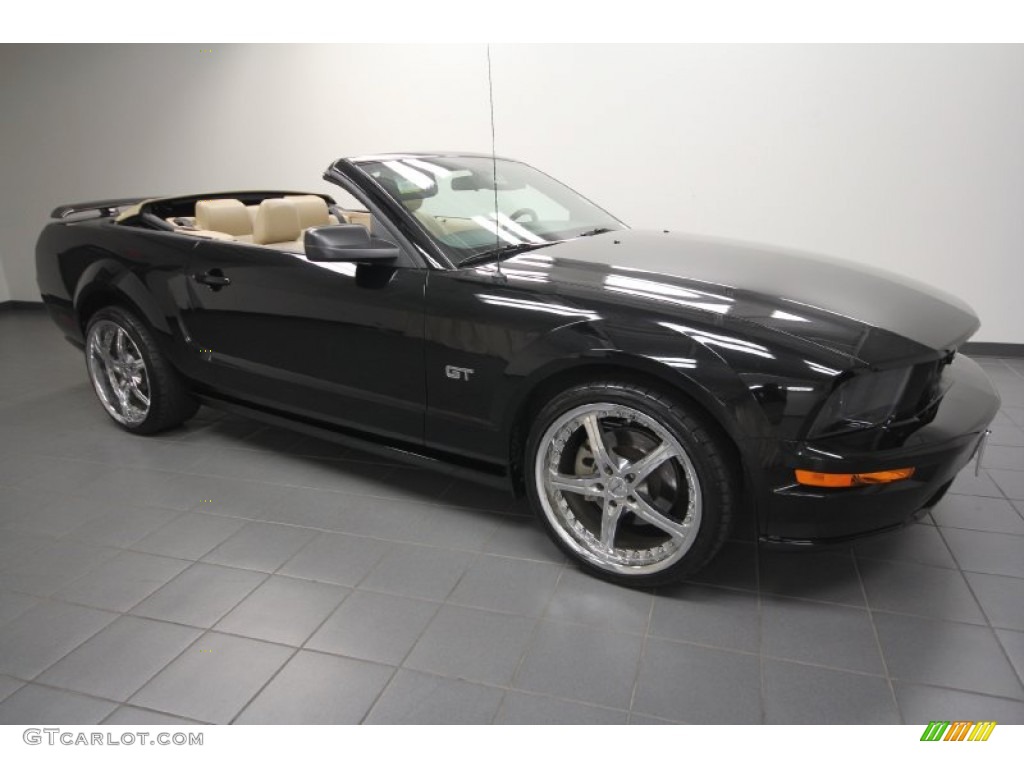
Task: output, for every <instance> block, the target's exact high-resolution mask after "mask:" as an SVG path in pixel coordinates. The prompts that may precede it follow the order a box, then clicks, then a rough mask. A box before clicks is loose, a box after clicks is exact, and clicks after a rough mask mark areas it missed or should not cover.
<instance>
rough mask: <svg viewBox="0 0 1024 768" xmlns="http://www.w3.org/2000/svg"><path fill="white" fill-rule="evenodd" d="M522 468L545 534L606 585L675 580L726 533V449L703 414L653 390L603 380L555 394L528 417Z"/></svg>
mask: <svg viewBox="0 0 1024 768" xmlns="http://www.w3.org/2000/svg"><path fill="white" fill-rule="evenodd" d="M524 463H525V470H526V486H527V495H528V497H529V499H530V503H531V505H532V506H533V508H534V510H535V512H536V513H537V515H538V516H539V517H540V519H541V521H542V522H543V524H544V526H545V528H546V529H547V531H548V533H549V535H550V536H551V537H552V538H553V539H554V541H555V542H556V543H557V544H558V546H559V547H560V548H561V549H562V550H563V551H564V552H565V553H566V554H568V555H569V556H570V557H572V558H573V559H574V560H575V561H576V562H577V563H578V564H579V565H580V567H582V568H583V569H584V570H586V571H588V572H590V573H592V574H594V575H597V576H599V577H601V578H603V579H606V580H608V581H612V582H616V583H619V584H625V585H628V586H636V587H642V586H656V585H661V584H669V583H674V582H677V581H680V580H682V579H684V578H686V577H687V576H689V575H690V574H692V573H695V572H696V571H697V570H699V569H700V568H701V567H703V566H704V565H705V564H706V563H707V562H708V561H709V560H710V559H711V558H712V557H713V556H714V555H715V553H716V552H717V551H718V549H719V548H720V547H721V546H722V544H723V543H724V542H725V540H726V538H727V537H728V535H729V530H730V528H731V524H732V519H733V511H734V507H735V504H736V497H737V477H738V473H737V472H736V467H735V466H734V462H733V461H732V460H731V458H730V456H729V451H728V449H727V447H726V445H725V444H724V441H723V440H722V438H720V437H719V436H718V434H717V431H716V430H715V429H714V428H713V427H712V426H711V425H710V424H708V423H707V421H706V417H704V416H703V414H700V413H699V412H698V411H697V410H696V409H695V408H693V407H690V406H687V405H685V404H683V403H682V402H681V401H678V400H675V399H671V398H668V397H666V396H665V395H664V394H663V393H661V392H660V391H658V390H654V389H650V388H646V387H642V386H636V385H633V384H629V383H627V382H623V381H603V382H596V383H592V384H587V385H584V386H581V387H577V388H574V389H571V390H569V391H566V392H563V393H562V394H561V395H559V396H557V397H555V398H554V399H553V400H552V401H551V402H550V403H549V404H548V405H547V406H546V407H545V408H544V409H543V410H542V411H541V412H540V414H538V416H537V418H536V419H535V420H534V424H533V427H532V429H531V431H530V436H529V438H528V440H527V446H526V461H525V462H524Z"/></svg>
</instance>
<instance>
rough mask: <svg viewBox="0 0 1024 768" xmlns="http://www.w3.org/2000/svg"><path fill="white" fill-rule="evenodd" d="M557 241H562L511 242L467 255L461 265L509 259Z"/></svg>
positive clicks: (466, 265)
mask: <svg viewBox="0 0 1024 768" xmlns="http://www.w3.org/2000/svg"><path fill="white" fill-rule="evenodd" d="M557 242H560V241H559V240H551V241H547V242H543V243H509V244H508V245H503V246H501V247H500V248H492V249H491V250H489V251H484V252H483V253H477V254H475V255H473V256H467V257H466V258H464V259H463V260H462V261H460V262H459V266H460V267H468V266H471V265H473V264H482V263H484V262H486V261H491V260H492V259H497V260H501V259H507V258H510V257H512V256H515V255H516V254H519V253H526V252H527V251H533V250H536V249H537V248H546V247H547V246H549V245H554V244H555V243H557Z"/></svg>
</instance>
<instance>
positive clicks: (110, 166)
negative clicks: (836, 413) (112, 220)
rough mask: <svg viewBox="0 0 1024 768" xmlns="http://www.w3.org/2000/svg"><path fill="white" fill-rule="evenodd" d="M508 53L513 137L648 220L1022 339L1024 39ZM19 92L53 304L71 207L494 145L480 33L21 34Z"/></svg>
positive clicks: (503, 143)
mask: <svg viewBox="0 0 1024 768" xmlns="http://www.w3.org/2000/svg"><path fill="white" fill-rule="evenodd" d="M492 57H493V63H494V86H495V99H496V120H497V147H498V152H499V154H504V155H508V156H511V157H518V158H520V159H523V160H526V161H528V162H531V163H532V164H534V165H537V166H538V167H540V168H542V169H543V170H546V171H548V172H549V173H551V174H553V175H554V176H556V177H558V178H561V179H562V180H563V181H566V182H567V183H569V184H570V185H571V186H574V187H576V188H577V189H579V190H580V191H581V192H583V193H585V194H587V195H588V196H590V197H592V198H593V199H594V200H595V201H597V202H598V203H600V204H602V205H604V206H605V207H607V208H608V209H609V210H611V211H612V212H613V213H615V214H616V215H618V216H620V217H621V218H623V219H624V220H625V221H627V222H628V223H630V224H631V225H633V226H637V227H644V226H656V227H667V228H670V229H678V230H681V231H691V232H698V233H704V234H712V235H722V236H727V237H732V238H740V239H749V240H755V241H762V242H769V243H774V244H778V245H789V246H794V247H799V248H803V249H808V250H816V251H821V252H825V253H831V254H834V255H839V256H844V257H847V258H851V259H855V260H860V261H863V262H865V263H868V264H872V265H877V266H882V267H885V268H888V269H891V270H893V271H897V272H901V273H904V274H907V275H911V276H913V277H916V278H918V279H921V280H924V281H926V282H930V283H932V284H934V285H936V286H939V287H941V288H945V289H946V290H949V291H951V292H954V293H956V294H958V295H960V296H962V297H963V298H964V299H966V300H967V301H968V302H969V303H971V304H972V305H973V306H974V307H975V308H976V309H977V310H978V312H979V314H980V315H981V317H982V323H983V325H982V329H981V331H980V332H979V334H978V335H977V336H976V337H975V340H978V341H1000V342H1013V343H1024V302H1021V301H1020V300H1019V298H1018V296H1019V293H1020V287H1021V278H1020V271H1021V270H1020V264H1021V262H1022V257H1024V253H1022V251H1024V215H1022V212H1024V139H1022V138H1021V137H1022V136H1024V46H892V47H884V46H829V47H824V46H823V47H815V46H733V47H723V46H657V45H653V46H633V45H630V46H609V45H595V46H498V47H496V48H495V49H493V51H492ZM0 97H2V99H3V101H2V103H3V104H5V105H6V109H5V119H4V120H3V121H0V146H2V147H3V149H4V152H3V157H2V159H0V163H2V165H0V179H2V180H0V258H2V261H3V263H4V265H5V268H6V274H7V280H8V283H9V288H10V294H11V297H12V298H15V299H34V298H37V293H36V289H35V284H34V266H33V264H32V248H33V243H34V238H35V236H36V233H37V232H38V229H39V227H40V226H41V225H42V224H43V223H44V221H45V219H46V214H47V212H48V211H49V210H50V209H51V208H52V207H53V206H55V205H57V204H58V203H61V202H68V201H74V200H85V199H90V198H102V197H108V196H111V197H113V196H118V195H132V194H136V193H139V194H165V193H166V194H171V193H176V192H188V191H202V190H206V189H211V190H212V189H225V188H244V187H275V186H284V187H301V188H311V189H328V187H327V186H326V185H325V184H324V183H323V182H321V181H320V174H321V173H322V171H323V169H324V168H325V167H326V165H327V164H328V162H329V161H331V160H332V159H334V158H335V157H338V156H341V155H346V154H359V153H369V152H380V151H388V150H407V149H411V150H420V149H468V150H485V151H486V150H489V148H490V125H489V108H488V103H487V72H486V54H485V49H484V47H483V46H482V45H466V46H451V45H445V46H407V45H401V46H367V45H359V46H351V45H346V46H287V45H279V46H217V47H214V49H213V52H212V53H204V52H201V50H200V48H199V47H198V46H122V47H107V46H66V47H56V46H40V47H29V46H5V47H0ZM12 107H13V108H12ZM0 288H2V284H0Z"/></svg>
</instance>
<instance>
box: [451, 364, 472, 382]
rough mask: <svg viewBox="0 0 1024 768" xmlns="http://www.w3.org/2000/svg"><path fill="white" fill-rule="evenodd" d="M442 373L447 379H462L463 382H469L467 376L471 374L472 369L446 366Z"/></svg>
mask: <svg viewBox="0 0 1024 768" xmlns="http://www.w3.org/2000/svg"><path fill="white" fill-rule="evenodd" d="M444 373H445V376H447V377H448V378H449V379H462V380H463V381H469V375H470V374H471V373H473V369H472V368H460V367H459V366H457V365H446V366H445V367H444Z"/></svg>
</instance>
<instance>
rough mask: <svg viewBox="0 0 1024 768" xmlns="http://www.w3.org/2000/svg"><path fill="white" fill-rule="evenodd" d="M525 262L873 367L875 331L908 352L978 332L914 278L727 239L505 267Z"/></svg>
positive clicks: (639, 242) (630, 241) (615, 239)
mask: <svg viewBox="0 0 1024 768" xmlns="http://www.w3.org/2000/svg"><path fill="white" fill-rule="evenodd" d="M517 265H522V266H524V267H525V266H526V265H529V267H530V268H531V269H537V268H541V269H543V270H544V271H545V272H548V274H549V275H550V279H551V281H552V282H553V283H555V284H558V283H560V282H561V283H579V284H582V285H589V286H591V287H593V288H600V289H603V290H605V291H612V292H617V293H619V294H633V295H634V296H639V297H645V298H648V299H652V300H654V301H659V300H660V301H661V302H662V303H665V304H676V305H683V306H684V307H688V308H689V309H692V310H703V311H706V312H712V313H719V314H721V315H723V316H724V317H723V319H727V318H733V319H741V320H747V321H753V322H757V323H759V324H761V325H767V326H770V327H773V328H775V329H777V330H781V331H783V332H786V333H789V334H791V335H794V336H798V337H801V338H805V339H808V340H812V341H815V342H816V343H819V344H822V345H824V346H828V347H831V348H833V349H838V350H841V351H843V352H845V353H847V354H853V355H854V356H856V357H859V358H861V359H866V360H869V361H871V360H870V358H871V357H872V356H871V355H865V354H864V352H865V350H864V349H863V346H864V342H865V341H866V340H867V337H868V336H869V335H870V334H869V333H868V331H870V330H871V329H878V330H880V331H885V332H888V333H891V334H895V335H897V336H900V337H903V338H904V339H908V340H910V341H912V342H915V345H908V349H907V353H908V354H910V353H911V349H910V348H909V347H910V346H916V345H922V346H924V347H926V348H927V349H928V350H932V351H942V350H951V349H954V348H956V347H957V346H959V345H960V344H962V343H963V342H964V341H966V340H967V339H968V338H969V337H970V336H971V335H972V334H973V333H974V332H975V331H976V330H977V329H978V326H979V321H978V318H977V316H976V315H975V314H974V312H973V311H972V310H971V308H970V307H969V306H967V304H965V303H964V302H963V301H961V300H960V299H958V298H956V297H955V296H952V295H950V294H948V293H945V292H944V291H940V290H938V289H936V288H932V287H930V286H928V285H925V284H924V283H920V282H917V281H916V280H912V279H909V278H905V277H902V276H899V275H895V274H892V273H890V272H886V271H884V270H880V269H875V268H873V267H868V266H864V265H860V264H856V263H854V262H850V261H844V260H842V259H836V258H830V257H826V256H818V255H815V254H808V253H800V252H793V251H784V250H777V249H774V248H771V247H764V246H755V245H750V244H744V243H734V242H730V241H725V240H714V239H708V238H700V237H693V236H684V235H675V234H669V233H658V232H643V231H636V230H628V231H620V232H613V233H608V234H604V235H599V236H595V237H585V238H578V239H575V240H571V241H567V242H563V243H559V244H556V245H553V246H551V247H549V248H544V249H541V250H539V251H534V252H532V253H529V254H526V255H524V256H521V257H517V258H515V259H512V260H510V261H509V262H507V267H508V269H511V270H512V271H513V274H514V271H515V269H516V267H517ZM681 297H682V298H681ZM851 331H856V333H855V336H856V338H859V339H860V341H855V339H854V338H853V337H851ZM917 349H918V350H919V349H920V348H919V347H918V348H917ZM871 362H880V361H879V360H877V359H876V360H873V361H871Z"/></svg>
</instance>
